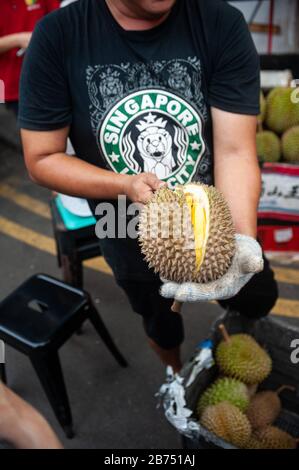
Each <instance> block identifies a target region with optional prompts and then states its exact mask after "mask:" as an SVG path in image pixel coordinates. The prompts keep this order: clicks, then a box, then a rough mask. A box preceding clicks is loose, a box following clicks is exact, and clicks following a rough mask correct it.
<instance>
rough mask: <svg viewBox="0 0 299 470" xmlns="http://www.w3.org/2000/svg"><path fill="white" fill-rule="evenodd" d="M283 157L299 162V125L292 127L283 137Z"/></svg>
mask: <svg viewBox="0 0 299 470" xmlns="http://www.w3.org/2000/svg"><path fill="white" fill-rule="evenodd" d="M281 142H282V152H283V158H284V160H285V161H286V162H290V163H299V126H294V127H291V129H289V130H287V131H286V132H285V133H284V134H283V136H282V139H281Z"/></svg>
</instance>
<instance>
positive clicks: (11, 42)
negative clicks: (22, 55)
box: [0, 34, 19, 54]
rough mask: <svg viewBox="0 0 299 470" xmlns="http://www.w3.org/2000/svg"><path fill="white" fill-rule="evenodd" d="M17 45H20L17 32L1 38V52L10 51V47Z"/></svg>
mask: <svg viewBox="0 0 299 470" xmlns="http://www.w3.org/2000/svg"><path fill="white" fill-rule="evenodd" d="M15 47H19V40H18V35H17V34H9V35H7V36H2V37H1V38H0V54H4V52H7V51H10V49H14V48H15Z"/></svg>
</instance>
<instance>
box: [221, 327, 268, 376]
mask: <svg viewBox="0 0 299 470" xmlns="http://www.w3.org/2000/svg"><path fill="white" fill-rule="evenodd" d="M219 329H220V330H221V332H222V335H223V337H224V339H223V341H221V342H220V343H219V345H218V346H217V349H216V363H217V365H218V367H219V369H220V371H221V372H222V373H223V374H224V375H227V376H229V377H234V378H236V379H238V380H241V381H242V382H244V383H245V384H248V385H252V384H256V383H260V382H262V381H263V380H265V378H266V377H268V375H269V374H270V372H271V369H272V360H271V358H270V356H269V354H268V353H267V352H266V351H265V350H264V349H263V348H262V347H261V346H260V345H259V344H258V343H257V342H256V341H255V339H254V338H253V337H252V336H249V335H247V334H236V335H231V336H229V335H228V333H227V331H226V329H225V326H224V325H220V326H219Z"/></svg>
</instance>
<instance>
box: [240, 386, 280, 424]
mask: <svg viewBox="0 0 299 470" xmlns="http://www.w3.org/2000/svg"><path fill="white" fill-rule="evenodd" d="M280 410H281V402H280V398H279V396H278V393H276V392H272V391H270V390H267V391H263V392H258V393H257V394H256V395H254V396H253V397H252V399H251V401H250V404H249V407H248V409H247V412H246V415H247V418H248V419H249V421H250V424H251V426H252V428H253V429H261V428H264V427H266V426H268V425H270V424H272V423H274V421H275V420H276V418H277V417H278V415H279V413H280Z"/></svg>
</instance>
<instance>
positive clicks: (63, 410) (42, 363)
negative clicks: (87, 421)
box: [30, 352, 74, 439]
mask: <svg viewBox="0 0 299 470" xmlns="http://www.w3.org/2000/svg"><path fill="white" fill-rule="evenodd" d="M30 359H31V362H32V365H33V367H34V369H35V371H36V373H37V375H38V378H39V380H40V382H41V384H42V386H43V388H44V391H45V393H46V395H47V397H48V400H49V402H50V404H51V406H52V408H53V410H54V413H55V415H56V417H57V419H58V421H59V423H60V424H61V426H62V428H63V430H64V432H65V434H66V436H67V437H68V438H69V439H71V438H72V437H74V431H73V422H72V414H71V408H70V404H69V399H68V395H67V391H66V387H65V383H64V378H63V374H62V369H61V364H60V359H59V356H58V353H57V352H51V353H46V354H40V353H38V354H35V355H32V356H31V357H30Z"/></svg>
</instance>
